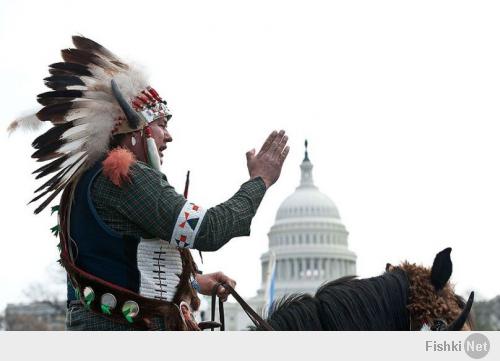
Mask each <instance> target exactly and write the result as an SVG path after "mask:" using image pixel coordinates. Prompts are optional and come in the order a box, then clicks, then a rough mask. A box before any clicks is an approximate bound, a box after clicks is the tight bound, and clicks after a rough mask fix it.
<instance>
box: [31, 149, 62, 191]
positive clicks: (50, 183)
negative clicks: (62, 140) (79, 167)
mask: <svg viewBox="0 0 500 361" xmlns="http://www.w3.org/2000/svg"><path fill="white" fill-rule="evenodd" d="M61 158H62V157H61ZM67 169H68V167H66V168H63V169H61V170H60V171H59V172H57V173H56V174H55V175H54V176H52V178H50V179H49V180H48V181H46V182H45V183H44V184H42V185H41V186H40V187H38V188H37V189H35V192H34V193H35V194H36V193H38V192H40V191H41V190H42V189H45V188H47V187H49V189H47V190H48V191H50V190H51V187H54V184H56V183H57V182H58V181H59V180H60V179H61V175H62V174H63V173H64V172H65V171H66V170H67Z"/></svg>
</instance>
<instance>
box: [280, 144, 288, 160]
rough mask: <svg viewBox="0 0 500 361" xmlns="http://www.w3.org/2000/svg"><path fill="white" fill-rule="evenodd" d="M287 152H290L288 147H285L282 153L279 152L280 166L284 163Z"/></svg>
mask: <svg viewBox="0 0 500 361" xmlns="http://www.w3.org/2000/svg"><path fill="white" fill-rule="evenodd" d="M288 152H290V146H289V145H287V146H286V147H285V149H283V152H281V154H280V162H281V164H283V162H284V161H285V159H286V156H287V155H288Z"/></svg>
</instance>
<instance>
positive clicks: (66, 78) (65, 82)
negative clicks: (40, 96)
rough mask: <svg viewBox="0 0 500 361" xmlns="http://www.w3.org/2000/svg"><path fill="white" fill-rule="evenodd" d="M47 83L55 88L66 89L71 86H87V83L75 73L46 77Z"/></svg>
mask: <svg viewBox="0 0 500 361" xmlns="http://www.w3.org/2000/svg"><path fill="white" fill-rule="evenodd" d="M43 80H44V81H45V85H46V86H48V87H49V88H51V89H54V90H65V89H66V88H67V87H69V86H75V85H78V86H85V83H84V82H83V81H82V79H80V78H79V77H77V76H74V75H52V76H49V77H47V78H45V79H43Z"/></svg>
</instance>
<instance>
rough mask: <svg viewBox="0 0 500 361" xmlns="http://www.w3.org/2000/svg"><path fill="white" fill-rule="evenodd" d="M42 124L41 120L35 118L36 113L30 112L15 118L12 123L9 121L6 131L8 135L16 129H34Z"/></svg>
mask: <svg viewBox="0 0 500 361" xmlns="http://www.w3.org/2000/svg"><path fill="white" fill-rule="evenodd" d="M42 125H43V122H41V121H40V119H38V118H37V116H36V114H30V115H27V116H23V117H20V118H17V119H16V120H14V121H13V122H12V123H10V124H9V126H8V127H7V132H8V133H9V135H10V134H12V133H13V132H14V131H17V130H25V131H26V130H28V131H36V130H38V129H40V128H41V127H42Z"/></svg>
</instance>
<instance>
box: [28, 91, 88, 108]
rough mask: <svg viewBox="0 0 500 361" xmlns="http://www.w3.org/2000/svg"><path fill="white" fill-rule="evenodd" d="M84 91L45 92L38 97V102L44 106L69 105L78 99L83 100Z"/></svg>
mask: <svg viewBox="0 0 500 361" xmlns="http://www.w3.org/2000/svg"><path fill="white" fill-rule="evenodd" d="M82 96H83V91H81V90H56V91H50V92H45V93H42V94H38V95H37V97H38V98H37V101H38V102H39V103H40V104H42V105H44V106H47V105H52V104H60V103H67V102H70V101H72V100H73V99H76V98H81V97H82Z"/></svg>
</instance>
